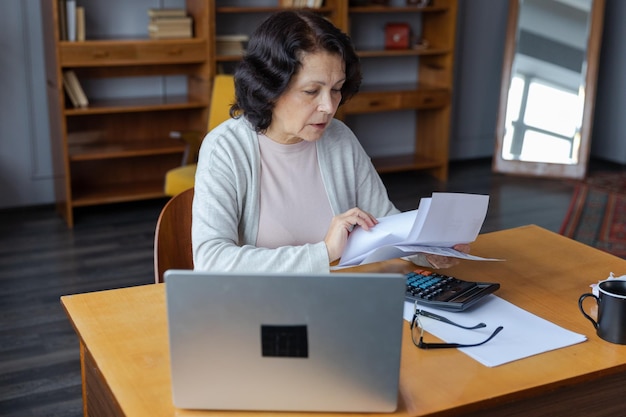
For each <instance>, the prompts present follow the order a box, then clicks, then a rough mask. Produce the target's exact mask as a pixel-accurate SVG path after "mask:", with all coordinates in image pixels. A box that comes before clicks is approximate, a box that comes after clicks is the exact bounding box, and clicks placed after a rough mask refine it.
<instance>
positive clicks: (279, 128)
mask: <svg viewBox="0 0 626 417" xmlns="http://www.w3.org/2000/svg"><path fill="white" fill-rule="evenodd" d="M301 62H302V67H301V68H300V71H299V72H298V73H296V75H294V76H293V78H292V79H291V81H290V82H289V86H288V87H287V90H286V91H285V92H284V93H283V94H282V95H281V96H280V97H279V98H278V100H277V101H276V104H275V106H274V112H273V113H272V123H271V124H270V126H269V127H268V128H267V131H266V132H265V135H266V136H267V137H269V138H270V139H272V140H273V141H275V142H279V143H297V142H301V141H303V140H306V141H309V142H314V141H316V140H318V139H319V138H321V137H322V134H323V133H324V130H326V127H327V126H328V124H329V123H330V121H331V120H332V118H333V116H334V115H335V112H336V111H337V107H338V106H339V102H340V101H341V87H342V86H343V83H344V81H345V79H346V72H345V65H344V62H343V60H342V59H341V57H340V56H339V55H336V54H331V53H328V52H325V51H322V52H315V53H310V54H305V55H304V56H303V58H302V60H301Z"/></svg>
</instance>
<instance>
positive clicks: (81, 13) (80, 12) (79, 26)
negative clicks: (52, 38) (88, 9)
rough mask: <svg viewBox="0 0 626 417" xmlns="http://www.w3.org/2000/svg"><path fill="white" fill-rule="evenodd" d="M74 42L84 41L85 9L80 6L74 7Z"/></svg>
mask: <svg viewBox="0 0 626 417" xmlns="http://www.w3.org/2000/svg"><path fill="white" fill-rule="evenodd" d="M76 40H77V41H79V42H82V41H84V40H85V8H84V7H82V6H77V7H76Z"/></svg>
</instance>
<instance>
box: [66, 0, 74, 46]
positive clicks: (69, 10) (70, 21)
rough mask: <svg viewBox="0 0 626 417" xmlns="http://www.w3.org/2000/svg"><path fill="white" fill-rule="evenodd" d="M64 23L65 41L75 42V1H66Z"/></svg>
mask: <svg viewBox="0 0 626 417" xmlns="http://www.w3.org/2000/svg"><path fill="white" fill-rule="evenodd" d="M65 6H66V7H65V23H66V25H67V40H68V41H70V42H73V41H75V40H76V0H66V3H65Z"/></svg>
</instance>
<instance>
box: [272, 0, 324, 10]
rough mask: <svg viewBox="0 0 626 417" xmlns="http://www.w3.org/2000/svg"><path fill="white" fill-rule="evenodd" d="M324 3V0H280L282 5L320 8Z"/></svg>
mask: <svg viewBox="0 0 626 417" xmlns="http://www.w3.org/2000/svg"><path fill="white" fill-rule="evenodd" d="M323 4H324V0H280V5H281V7H309V8H311V9H319V8H320V7H322V5H323Z"/></svg>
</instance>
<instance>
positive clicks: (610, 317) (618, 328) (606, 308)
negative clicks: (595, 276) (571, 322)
mask: <svg viewBox="0 0 626 417" xmlns="http://www.w3.org/2000/svg"><path fill="white" fill-rule="evenodd" d="M598 290H599V294H600V296H599V297H596V296H595V295H594V294H591V293H587V294H583V295H581V296H580V298H579V299H578V308H580V311H581V312H582V313H583V316H585V317H586V318H587V319H588V320H589V321H590V322H591V323H593V327H595V328H596V331H597V333H598V336H600V337H601V338H602V339H604V340H606V341H607V342H611V343H617V344H620V345H626V280H619V279H613V280H608V281H602V282H600V283H599V284H598ZM587 297H593V298H595V299H596V303H597V304H598V321H597V322H596V321H595V320H594V319H593V318H592V317H591V316H589V315H588V314H587V313H586V312H585V309H584V308H583V301H584V300H585V298H587Z"/></svg>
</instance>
